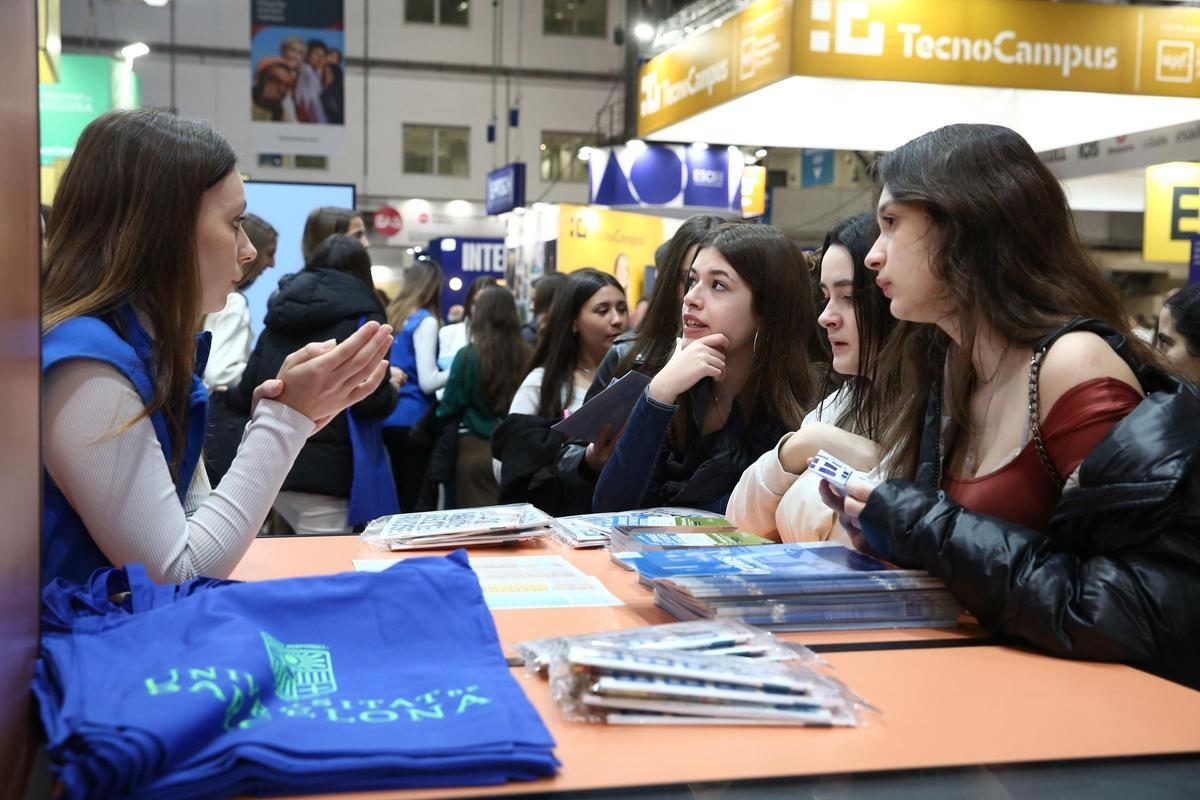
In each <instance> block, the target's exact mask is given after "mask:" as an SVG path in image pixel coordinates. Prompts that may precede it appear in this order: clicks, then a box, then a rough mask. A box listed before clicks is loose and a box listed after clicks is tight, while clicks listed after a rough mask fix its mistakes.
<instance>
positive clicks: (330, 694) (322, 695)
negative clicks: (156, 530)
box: [34, 551, 558, 798]
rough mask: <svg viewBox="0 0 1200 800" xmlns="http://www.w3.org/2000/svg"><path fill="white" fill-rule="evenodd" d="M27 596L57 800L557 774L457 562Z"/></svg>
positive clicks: (109, 579)
mask: <svg viewBox="0 0 1200 800" xmlns="http://www.w3.org/2000/svg"><path fill="white" fill-rule="evenodd" d="M114 590H115V591H116V592H122V591H127V592H128V594H127V595H124V596H123V598H122V599H121V600H120V602H113V600H112V599H111V596H112V595H113V591H114ZM44 598H45V606H44V608H45V612H44V613H45V616H46V617H48V619H49V624H48V625H47V626H46V628H45V630H46V631H47V633H46V634H45V635H44V636H43V641H42V652H41V655H40V658H39V660H38V664H37V671H36V675H35V681H34V692H35V695H36V696H37V698H38V703H39V707H40V713H41V717H42V720H43V724H44V726H45V730H46V737H47V752H48V753H49V755H50V759H51V763H52V769H53V770H54V772H55V774H56V775H57V776H58V778H59V779H60V781H61V783H62V785H63V787H64V788H65V790H66V791H65V796H67V797H91V796H106V797H107V796H112V797H127V796H137V795H145V796H154V797H162V798H191V797H211V796H214V795H228V794H242V793H254V792H259V793H279V792H326V791H334V790H341V791H347V790H356V789H382V788H408V787H422V786H445V785H476V784H488V783H499V782H503V781H505V780H513V779H534V778H539V777H545V776H549V775H551V774H553V772H554V770H555V768H556V766H557V764H558V762H557V761H556V760H555V758H554V756H553V754H552V748H553V746H554V743H553V740H552V739H551V738H550V735H549V733H548V732H547V731H546V728H545V726H544V725H543V723H542V721H541V719H540V718H539V717H538V715H537V713H536V711H535V710H534V709H533V707H532V706H531V705H530V704H529V701H528V699H527V698H526V697H525V695H524V693H523V692H522V690H521V688H520V686H518V685H517V683H516V681H515V680H514V678H513V676H512V673H511V671H510V670H509V669H508V667H507V664H506V663H505V660H504V657H503V654H502V653H501V650H500V646H499V642H498V640H497V639H496V633H495V627H494V625H493V623H492V618H491V614H490V612H489V611H488V610H487V607H486V605H485V604H484V601H483V594H482V591H481V590H480V587H479V582H478V580H477V579H476V578H475V574H474V572H473V571H472V570H471V568H470V566H469V564H468V562H467V559H466V554H465V552H462V551H459V552H457V553H454V554H452V555H450V556H447V557H445V558H418V559H408V560H406V561H403V562H400V563H399V564H398V565H397V566H395V567H393V568H391V569H389V570H387V571H385V572H381V573H342V574H340V575H332V576H320V577H313V578H294V579H286V580H277V581H264V582H261V583H235V582H218V581H208V580H207V579H200V580H198V581H196V582H190V583H189V584H184V585H181V586H179V587H154V586H153V584H152V583H150V582H149V581H148V580H146V578H145V573H144V571H142V570H138V569H127V570H112V569H109V570H100V571H98V572H97V573H96V574H95V575H94V576H93V577H92V579H91V580H90V581H89V582H88V583H87V584H84V585H82V586H77V585H71V584H67V583H65V582H62V581H58V582H55V583H54V584H51V585H50V586H48V587H47V589H46V590H45V593H44ZM418 610H419V612H420V613H414V611H418Z"/></svg>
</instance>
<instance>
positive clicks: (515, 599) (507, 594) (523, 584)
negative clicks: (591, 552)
mask: <svg viewBox="0 0 1200 800" xmlns="http://www.w3.org/2000/svg"><path fill="white" fill-rule="evenodd" d="M396 561H397V559H394V558H356V559H354V561H353V564H354V569H355V570H356V571H358V572H381V571H383V570H385V569H387V568H388V567H390V566H392V565H393V564H395V563H396ZM471 567H472V569H474V570H475V574H476V575H477V576H478V577H479V584H480V586H482V587H483V599H484V600H485V601H486V602H487V605H488V608H492V609H501V608H502V609H521V608H589V607H591V608H594V607H600V606H623V605H625V604H624V603H623V602H622V601H621V600H620V599H619V598H617V597H616V596H615V595H614V594H613V593H612V592H610V591H609V590H608V589H606V588H605V586H604V584H603V583H601V582H600V580H599V579H597V578H594V577H592V576H590V575H585V574H584V573H582V572H580V571H579V570H578V569H577V568H576V567H575V566H573V565H572V564H571V563H570V562H569V561H567V560H566V559H564V558H563V557H562V556H496V557H490V558H472V559H471Z"/></svg>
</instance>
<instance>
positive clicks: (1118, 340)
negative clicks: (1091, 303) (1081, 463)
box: [1029, 317, 1129, 492]
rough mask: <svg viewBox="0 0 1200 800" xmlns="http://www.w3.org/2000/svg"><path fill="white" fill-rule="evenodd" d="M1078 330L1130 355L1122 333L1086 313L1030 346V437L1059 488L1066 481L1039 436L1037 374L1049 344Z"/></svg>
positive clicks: (1123, 354) (1118, 352) (1040, 435)
mask: <svg viewBox="0 0 1200 800" xmlns="http://www.w3.org/2000/svg"><path fill="white" fill-rule="evenodd" d="M1078 330H1082V331H1088V332H1089V333H1094V334H1096V335H1097V336H1099V337H1100V338H1102V339H1104V341H1106V342H1107V343H1108V345H1109V347H1111V348H1112V349H1113V350H1114V351H1115V352H1116V353H1117V355H1119V356H1121V357H1122V358H1124V359H1126V360H1127V361H1128V358H1129V357H1128V353H1127V349H1128V348H1126V346H1125V337H1124V336H1122V335H1121V334H1119V333H1117V332H1116V331H1114V330H1113V329H1112V328H1110V327H1109V326H1108V325H1106V324H1105V323H1103V322H1100V321H1099V320H1095V319H1087V318H1085V317H1075V318H1074V319H1073V320H1071V321H1070V322H1068V323H1067V324H1066V325H1063V326H1062V327H1061V328H1059V329H1058V330H1056V331H1054V332H1053V333H1051V334H1049V335H1047V336H1044V337H1042V338H1041V339H1040V340H1038V342H1037V343H1036V344H1035V345H1034V346H1033V356H1032V357H1031V358H1030V359H1029V430H1030V434H1031V436H1032V438H1033V447H1034V449H1035V450H1037V454H1038V458H1040V459H1041V460H1042V465H1043V466H1044V467H1045V468H1046V472H1048V473H1050V477H1051V478H1052V479H1053V480H1054V483H1055V485H1056V486H1058V490H1059V491H1060V492H1061V491H1062V488H1063V486H1064V485H1066V479H1065V478H1063V476H1062V475H1060V474H1059V472H1058V468H1057V467H1055V466H1054V461H1053V459H1051V458H1050V453H1049V452H1047V450H1046V442H1045V439H1043V438H1042V425H1041V422H1040V418H1041V413H1040V411H1041V404H1040V402H1039V397H1038V395H1039V389H1038V376H1039V374H1040V373H1041V371H1042V360H1043V359H1044V358H1045V357H1046V353H1048V352H1049V351H1050V348H1051V346H1052V345H1053V344H1054V343H1055V342H1057V341H1058V340H1059V339H1060V338H1061V337H1063V336H1064V335H1066V334H1068V333H1071V332H1073V331H1078Z"/></svg>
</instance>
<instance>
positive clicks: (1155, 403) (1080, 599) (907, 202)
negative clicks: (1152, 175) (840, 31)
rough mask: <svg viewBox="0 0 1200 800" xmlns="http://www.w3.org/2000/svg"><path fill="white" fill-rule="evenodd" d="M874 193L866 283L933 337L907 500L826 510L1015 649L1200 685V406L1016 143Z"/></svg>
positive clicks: (906, 460) (887, 173)
mask: <svg viewBox="0 0 1200 800" xmlns="http://www.w3.org/2000/svg"><path fill="white" fill-rule="evenodd" d="M879 175H880V177H881V179H882V183H883V188H882V191H881V194H880V198H879V204H878V217H879V224H880V229H881V234H880V237H879V239H878V241H877V242H876V243H875V246H874V247H873V248H872V250H871V252H870V254H869V255H868V256H867V262H866V263H867V265H868V266H869V267H870V268H872V269H874V270H876V271H877V273H878V275H877V282H878V283H879V284H880V286H881V287H882V288H883V291H884V294H885V295H887V296H888V298H890V301H891V311H892V313H893V315H895V316H896V317H898V318H900V319H904V320H911V321H913V322H918V323H927V324H925V325H920V326H917V329H916V333H915V335H913V336H910V337H908V339H907V341H906V342H905V343H904V345H903V347H902V349H901V352H899V353H898V354H896V356H895V357H896V358H898V359H899V362H900V363H899V368H900V369H901V373H902V376H903V377H902V386H901V398H900V411H899V413H897V414H896V415H895V419H894V423H893V424H892V426H891V427H890V429H889V430H885V432H884V436H883V442H882V444H883V450H884V452H888V453H889V454H890V455H889V467H890V468H891V472H892V474H893V475H895V476H897V477H900V478H905V479H907V480H892V481H889V482H887V483H884V484H882V485H881V486H879V487H876V488H874V489H872V487H870V486H866V485H864V484H862V483H861V482H852V483H851V485H850V486H849V487H848V496H847V497H846V498H845V499H844V500H843V498H840V497H837V496H835V495H834V494H833V492H832V490H831V489H830V488H829V486H828V485H827V484H825V485H823V487H822V491H823V493H824V495H825V497H826V502H828V503H830V505H832V506H833V507H835V509H838V510H840V511H842V517H843V520H842V521H843V524H844V525H846V526H847V529H848V530H850V531H851V532H852V535H855V534H856V533H857V535H858V540H857V541H858V543H860V544H861V545H862V546H863V547H866V548H869V549H871V550H874V551H875V552H877V553H880V554H881V555H883V556H884V557H886V558H888V559H889V560H892V561H895V562H897V563H898V564H901V565H903V566H911V567H920V568H924V569H927V570H929V571H930V572H932V573H933V574H935V575H938V576H939V577H941V578H943V579H944V580H945V581H946V584H947V586H948V587H949V588H950V591H951V592H953V594H954V595H955V596H956V597H957V598H958V599H959V600H960V601H961V602H962V603H963V605H964V606H966V608H967V609H968V610H970V611H971V612H972V613H973V614H974V615H975V616H976V617H977V618H978V619H979V621H980V622H981V623H983V624H984V625H985V626H987V627H989V628H991V629H992V630H993V631H995V632H997V633H999V634H1007V635H1012V636H1017V637H1020V638H1022V639H1025V640H1027V641H1029V642H1032V643H1033V644H1035V645H1037V646H1039V647H1041V648H1044V649H1045V650H1047V651H1049V652H1051V653H1054V654H1057V655H1062V656H1071V657H1075V658H1085V659H1094V660H1104V661H1124V662H1128V663H1131V664H1134V665H1137V666H1140V667H1143V668H1146V669H1150V670H1154V671H1156V672H1159V673H1161V674H1164V675H1166V676H1168V677H1170V678H1173V679H1175V680H1179V681H1183V682H1185V683H1188V684H1191V685H1200V612H1197V609H1198V608H1200V504H1198V501H1200V474H1198V473H1197V470H1196V465H1197V460H1198V459H1200V395H1198V394H1197V392H1196V390H1195V388H1194V387H1192V386H1191V385H1189V384H1186V383H1182V382H1180V381H1179V380H1177V379H1174V378H1172V377H1171V376H1170V375H1168V374H1167V373H1165V372H1164V371H1163V370H1162V369H1161V368H1160V367H1159V366H1158V365H1157V358H1156V356H1155V354H1154V353H1153V351H1151V350H1149V348H1147V347H1146V346H1145V345H1144V344H1142V343H1141V342H1140V341H1139V340H1138V339H1136V338H1135V337H1132V336H1131V335H1130V331H1129V328H1128V322H1127V317H1126V315H1125V314H1124V312H1123V309H1122V307H1121V301H1120V297H1119V296H1118V295H1117V293H1116V291H1115V290H1114V289H1113V287H1112V286H1111V285H1110V284H1108V283H1107V282H1106V281H1105V280H1104V279H1103V277H1102V276H1101V274H1100V272H1099V270H1097V269H1096V267H1095V266H1094V265H1093V264H1092V263H1091V262H1090V261H1089V260H1088V258H1087V256H1086V254H1085V253H1084V252H1083V250H1082V248H1081V247H1080V245H1079V243H1078V241H1077V239H1076V237H1075V231H1074V226H1073V225H1072V221H1071V214H1070V210H1069V208H1068V206H1067V202H1066V197H1065V195H1064V194H1063V191H1062V188H1061V187H1060V186H1059V183H1058V181H1057V180H1055V178H1054V177H1053V176H1052V175H1051V174H1050V173H1049V171H1048V170H1047V169H1046V167H1045V166H1044V165H1043V164H1042V162H1041V161H1040V160H1039V159H1038V157H1037V155H1036V154H1035V153H1034V152H1033V150H1032V148H1030V146H1029V145H1028V143H1026V142H1025V140H1024V139H1022V138H1021V137H1020V136H1019V135H1018V134H1016V133H1015V132H1013V131H1011V130H1009V129H1007V128H1003V127H999V126H993V125H952V126H949V127H947V128H942V129H940V130H937V131H934V132H932V133H929V134H925V135H924V136H921V137H919V138H917V139H915V140H913V141H911V142H909V143H908V144H906V145H904V146H903V147H901V148H899V149H898V150H896V151H894V152H893V153H891V154H889V155H888V156H885V157H884V158H883V160H882V161H881V163H880V167H879ZM1143 398H1144V399H1143Z"/></svg>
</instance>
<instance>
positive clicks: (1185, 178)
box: [1142, 161, 1200, 264]
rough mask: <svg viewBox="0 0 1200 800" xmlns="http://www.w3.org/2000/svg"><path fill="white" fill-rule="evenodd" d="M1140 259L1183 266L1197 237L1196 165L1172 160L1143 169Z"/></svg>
mask: <svg viewBox="0 0 1200 800" xmlns="http://www.w3.org/2000/svg"><path fill="white" fill-rule="evenodd" d="M1143 220H1144V222H1143V226H1144V227H1143V230H1142V258H1144V259H1146V260H1147V261H1164V262H1168V263H1174V264H1180V263H1186V262H1187V261H1189V260H1190V259H1191V254H1192V237H1193V236H1200V164H1195V163H1191V162H1185V161H1173V162H1171V163H1169V164H1155V165H1154V166H1152V167H1147V168H1146V213H1145V215H1144V216H1143Z"/></svg>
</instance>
